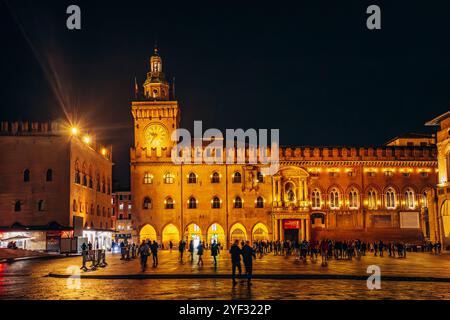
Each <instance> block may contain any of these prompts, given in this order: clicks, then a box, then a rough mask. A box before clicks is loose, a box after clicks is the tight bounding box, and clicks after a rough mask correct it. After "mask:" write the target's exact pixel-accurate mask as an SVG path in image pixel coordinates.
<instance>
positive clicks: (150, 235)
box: [139, 224, 157, 241]
mask: <svg viewBox="0 0 450 320" xmlns="http://www.w3.org/2000/svg"><path fill="white" fill-rule="evenodd" d="M156 238H157V237H156V230H155V228H153V227H152V226H151V225H149V224H146V225H145V226H143V227H142V229H141V232H140V233H139V239H140V241H142V240H145V241H147V240H151V241H153V240H156Z"/></svg>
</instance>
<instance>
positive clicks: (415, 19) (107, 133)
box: [0, 0, 450, 186]
mask: <svg viewBox="0 0 450 320" xmlns="http://www.w3.org/2000/svg"><path fill="white" fill-rule="evenodd" d="M194 3H195V4H194ZM70 4H77V5H79V6H80V7H81V10H82V30H81V31H69V30H68V29H67V28H66V19H67V17H68V15H67V14H66V8H67V7H68V6H69V5H70ZM370 4H377V5H379V6H380V7H381V10H382V29H381V30H375V31H370V30H368V29H367V28H366V19H367V17H368V15H367V14H366V8H367V6H368V5H370ZM0 24H1V25H0V34H1V44H2V45H1V50H0V65H1V78H0V81H1V86H0V92H1V98H2V99H1V104H0V120H40V121H45V120H49V119H58V118H63V119H66V117H67V114H70V116H71V117H74V118H76V119H77V120H78V121H80V122H81V123H82V124H83V126H84V127H86V128H88V129H89V130H91V131H93V132H95V133H96V134H97V137H98V139H99V140H102V141H105V142H107V143H111V144H112V145H113V152H114V162H115V168H114V177H115V180H117V181H118V182H119V183H120V184H121V185H122V186H123V185H127V184H128V183H129V182H128V179H129V147H130V146H131V144H132V135H133V133H132V117H131V112H130V101H131V100H132V98H133V84H134V77H137V79H138V82H139V83H140V84H142V83H143V81H144V80H145V75H146V72H147V71H148V69H149V57H150V55H151V54H152V51H153V46H154V43H155V40H157V42H158V45H159V48H160V54H161V56H162V58H163V62H164V68H165V73H166V76H167V78H168V79H172V78H173V77H176V96H177V100H178V101H179V104H180V107H181V110H182V127H185V128H188V129H191V128H192V127H193V121H194V120H203V126H204V128H212V127H215V128H219V129H222V130H224V129H225V128H244V129H246V128H256V129H258V128H268V129H270V128H279V129H280V135H281V144H282V145H296V146H301V145H318V146H332V145H345V146H349V145H354V146H360V145H364V146H368V145H381V144H383V143H385V142H386V141H387V140H389V139H390V138H392V137H394V136H396V135H399V134H403V133H407V132H433V130H434V129H433V128H426V127H424V123H425V122H426V121H428V120H430V119H432V118H434V117H435V116H437V115H439V114H441V113H444V112H446V111H447V110H448V109H449V103H450V41H449V31H450V2H449V1H432V2H431V1H399V0H396V1H370V2H368V1H348V0H345V1H344V0H340V1H336V0H335V1H318V0H311V1H298V0H297V1H295V2H294V1H292V2H283V1H271V2H267V3H264V2H262V1H242V0H241V1H208V2H196V1H184V2H183V3H180V4H178V3H177V2H175V1H132V0H128V1H95V0H90V1H77V0H72V1H61V0H59V1H56V0H55V1H42V0H40V1H36V0H33V1H24V0H9V1H3V0H2V1H0ZM64 109H65V110H66V112H64V111H63V110H64Z"/></svg>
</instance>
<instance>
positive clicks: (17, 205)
mask: <svg viewBox="0 0 450 320" xmlns="http://www.w3.org/2000/svg"><path fill="white" fill-rule="evenodd" d="M14 211H15V212H20V211H22V203H21V202H20V200H17V201H16V203H14Z"/></svg>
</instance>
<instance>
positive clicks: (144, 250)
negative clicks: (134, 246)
mask: <svg viewBox="0 0 450 320" xmlns="http://www.w3.org/2000/svg"><path fill="white" fill-rule="evenodd" d="M139 255H140V257H141V268H142V272H144V271H145V269H146V268H147V259H148V256H149V255H150V248H149V247H148V244H147V243H146V242H145V240H142V244H141V245H140V246H139Z"/></svg>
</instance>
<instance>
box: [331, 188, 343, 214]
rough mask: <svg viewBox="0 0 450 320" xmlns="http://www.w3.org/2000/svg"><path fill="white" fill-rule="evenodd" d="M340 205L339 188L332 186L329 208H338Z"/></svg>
mask: <svg viewBox="0 0 450 320" xmlns="http://www.w3.org/2000/svg"><path fill="white" fill-rule="evenodd" d="M340 206H341V204H340V202H339V190H338V189H336V188H333V189H332V190H331V191H330V209H339V208H340Z"/></svg>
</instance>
